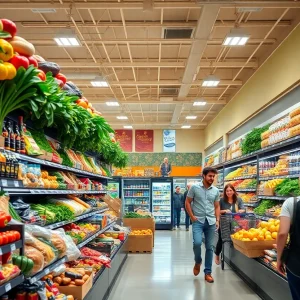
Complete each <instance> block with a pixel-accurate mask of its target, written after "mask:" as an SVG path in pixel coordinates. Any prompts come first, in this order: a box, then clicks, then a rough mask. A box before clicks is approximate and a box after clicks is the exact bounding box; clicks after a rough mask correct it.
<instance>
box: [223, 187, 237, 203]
mask: <svg viewBox="0 0 300 300" xmlns="http://www.w3.org/2000/svg"><path fill="white" fill-rule="evenodd" d="M228 188H231V189H232V190H233V195H232V201H233V202H232V204H236V203H237V198H238V197H237V192H236V189H235V188H234V186H233V185H232V184H231V183H228V184H226V185H225V187H224V192H223V198H224V201H225V202H226V203H229V202H228V196H227V194H226V190H227V189H228Z"/></svg>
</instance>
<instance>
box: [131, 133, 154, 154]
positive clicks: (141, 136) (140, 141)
mask: <svg viewBox="0 0 300 300" xmlns="http://www.w3.org/2000/svg"><path fill="white" fill-rule="evenodd" d="M135 152H153V130H136V131H135Z"/></svg>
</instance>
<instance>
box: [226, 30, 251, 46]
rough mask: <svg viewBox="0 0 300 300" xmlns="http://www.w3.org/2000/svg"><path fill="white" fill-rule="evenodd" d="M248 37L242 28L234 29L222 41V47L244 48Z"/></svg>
mask: <svg viewBox="0 0 300 300" xmlns="http://www.w3.org/2000/svg"><path fill="white" fill-rule="evenodd" d="M249 38H250V35H249V34H248V33H247V32H245V31H244V30H243V29H242V28H234V29H232V30H231V31H230V33H229V34H227V36H226V38H225V39H224V42H223V45H224V46H233V47H234V46H244V45H245V44H246V43H247V41H248V40H249Z"/></svg>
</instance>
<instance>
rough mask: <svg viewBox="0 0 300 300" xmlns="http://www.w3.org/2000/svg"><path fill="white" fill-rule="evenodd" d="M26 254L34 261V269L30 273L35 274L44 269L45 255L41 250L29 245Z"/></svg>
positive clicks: (26, 247)
mask: <svg viewBox="0 0 300 300" xmlns="http://www.w3.org/2000/svg"><path fill="white" fill-rule="evenodd" d="M24 254H25V256H26V257H28V258H30V259H31V260H32V261H33V269H32V270H31V271H30V274H28V275H30V276H31V275H34V274H36V273H38V272H40V271H41V270H43V269H44V256H43V254H42V253H41V252H40V251H39V250H37V249H36V248H34V247H31V246H28V245H27V246H25V250H24Z"/></svg>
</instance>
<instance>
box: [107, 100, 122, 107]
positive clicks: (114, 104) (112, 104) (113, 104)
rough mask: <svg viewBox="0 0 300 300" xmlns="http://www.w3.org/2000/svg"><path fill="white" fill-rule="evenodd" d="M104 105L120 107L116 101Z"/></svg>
mask: <svg viewBox="0 0 300 300" xmlns="http://www.w3.org/2000/svg"><path fill="white" fill-rule="evenodd" d="M106 105H107V106H120V104H119V102H117V101H107V102H106Z"/></svg>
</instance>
